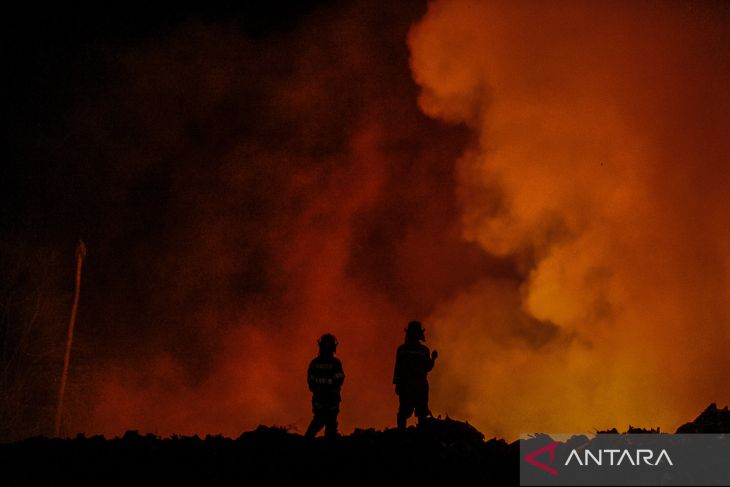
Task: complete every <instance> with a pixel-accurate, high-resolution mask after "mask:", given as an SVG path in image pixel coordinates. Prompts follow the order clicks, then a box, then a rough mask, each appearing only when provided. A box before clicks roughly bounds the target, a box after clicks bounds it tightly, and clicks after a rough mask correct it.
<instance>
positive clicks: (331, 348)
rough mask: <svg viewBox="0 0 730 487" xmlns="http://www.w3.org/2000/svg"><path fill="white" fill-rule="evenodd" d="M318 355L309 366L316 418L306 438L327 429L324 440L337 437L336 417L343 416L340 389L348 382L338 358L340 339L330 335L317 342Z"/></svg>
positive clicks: (309, 380)
mask: <svg viewBox="0 0 730 487" xmlns="http://www.w3.org/2000/svg"><path fill="white" fill-rule="evenodd" d="M317 343H318V345H319V355H318V356H316V357H315V358H314V359H313V360H312V362H311V363H310V364H309V370H308V371H307V383H308V384H309V390H310V391H312V413H314V417H313V418H312V422H311V423H310V424H309V428H307V432H306V434H305V436H307V437H309V438H314V437H315V436H316V435H317V433H319V431H320V430H321V429H322V427H324V435H325V437H334V436H337V415H338V414H339V412H340V401H341V398H340V389H341V388H342V383H343V382H344V381H345V373H344V371H343V370H342V363H341V362H340V360H339V359H338V358H337V357H335V350H336V349H337V339H336V338H335V337H334V335H331V334H329V333H327V334H324V335H322V337H321V338H320V339H319V341H318V342H317Z"/></svg>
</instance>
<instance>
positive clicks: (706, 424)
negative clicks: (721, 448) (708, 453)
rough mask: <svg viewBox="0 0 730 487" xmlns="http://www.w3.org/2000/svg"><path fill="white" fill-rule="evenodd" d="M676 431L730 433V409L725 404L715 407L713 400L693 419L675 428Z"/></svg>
mask: <svg viewBox="0 0 730 487" xmlns="http://www.w3.org/2000/svg"><path fill="white" fill-rule="evenodd" d="M677 433H730V411H728V409H727V406H725V407H724V408H722V409H717V404H715V403H714V402H713V403H712V404H710V405H709V406H707V409H705V410H704V411H702V414H700V415H699V416H697V417H696V418H695V420H694V421H692V422H691V423H685V424H683V425H682V426H680V427H679V428H677Z"/></svg>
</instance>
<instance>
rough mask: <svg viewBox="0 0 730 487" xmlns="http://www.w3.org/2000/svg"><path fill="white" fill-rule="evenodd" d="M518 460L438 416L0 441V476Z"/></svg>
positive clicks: (430, 470) (222, 473) (692, 426)
mask: <svg viewBox="0 0 730 487" xmlns="http://www.w3.org/2000/svg"><path fill="white" fill-rule="evenodd" d="M639 431H642V430H640V429H637V428H633V431H632V432H639ZM643 431H644V432H651V430H643ZM611 432H614V430H610V431H606V432H605V433H611ZM678 432H683V433H687V432H693V433H730V412H729V411H728V409H727V407H725V408H724V409H718V408H717V407H716V406H715V405H714V404H712V405H710V406H709V407H708V408H707V409H706V410H705V411H704V412H703V413H702V414H701V415H700V416H698V417H697V418H696V419H695V421H693V422H691V423H687V424H685V425H683V426H682V427H680V428H679V430H678ZM518 462H519V443H518V442H514V443H511V444H507V443H506V442H505V441H504V440H497V439H491V440H487V441H484V436H483V435H482V434H481V433H480V432H479V431H477V430H476V429H475V428H473V427H472V426H470V425H468V424H467V423H462V422H459V421H454V420H451V419H448V418H447V419H445V420H438V419H434V420H431V421H429V422H428V423H427V424H426V425H424V426H423V427H421V428H413V427H412V428H409V430H408V431H406V432H405V433H399V432H398V431H396V430H393V429H388V430H385V431H375V430H372V429H370V430H355V432H354V433H352V434H351V435H349V436H343V437H340V438H337V439H334V440H326V439H324V438H317V439H315V440H307V439H305V438H303V437H302V436H301V435H299V434H294V433H289V432H288V431H286V430H285V429H284V428H278V427H266V426H259V427H258V428H257V429H256V430H255V431H251V432H247V433H244V434H242V435H241V436H240V437H239V438H238V439H235V440H234V439H230V438H224V437H221V436H208V437H206V438H205V439H200V438H198V437H197V436H193V437H172V438H168V439H162V438H158V437H156V436H154V435H146V436H141V435H139V434H138V433H137V432H133V431H129V432H127V433H126V434H125V435H124V437H122V438H116V439H112V440H106V439H104V438H103V437H101V436H95V437H91V438H85V437H81V436H80V437H77V438H75V439H68V440H61V439H49V438H43V437H37V438H30V439H27V440H24V441H20V442H16V443H10V444H0V485H29V484H33V485H49V484H66V483H73V484H74V485H79V484H82V485H83V484H92V485H109V484H111V485H152V484H155V485H175V486H179V485H194V484H197V485H213V484H219V485H234V484H237V485H270V484H278V485H280V484H288V485H302V484H304V483H305V482H306V484H315V485H316V484H320V485H334V484H337V485H371V486H378V485H383V484H384V485H392V484H394V483H398V484H401V485H445V486H446V485H481V486H488V485H497V486H505V485H517V484H518V483H519V463H518Z"/></svg>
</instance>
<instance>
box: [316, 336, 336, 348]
mask: <svg viewBox="0 0 730 487" xmlns="http://www.w3.org/2000/svg"><path fill="white" fill-rule="evenodd" d="M317 345H319V351H320V353H335V349H336V348H337V338H335V336H334V335H332V334H331V333H325V334H324V335H322V336H321V337H320V339H319V340H317Z"/></svg>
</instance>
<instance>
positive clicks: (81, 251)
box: [54, 240, 86, 437]
mask: <svg viewBox="0 0 730 487" xmlns="http://www.w3.org/2000/svg"><path fill="white" fill-rule="evenodd" d="M84 257H86V245H84V242H83V240H79V243H78V245H76V292H75V293H74V302H73V306H72V307H71V319H70V320H69V322H68V336H67V338H66V353H65V354H64V356H63V373H62V374H61V388H60V389H59V391H58V408H56V425H55V428H54V435H55V436H56V437H58V436H60V435H61V415H62V414H63V396H64V394H65V393H66V379H67V378H68V366H69V363H70V362H71V344H72V343H73V338H74V326H75V325H76V313H77V311H78V307H79V292H80V291H81V266H82V265H83V263H84Z"/></svg>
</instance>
